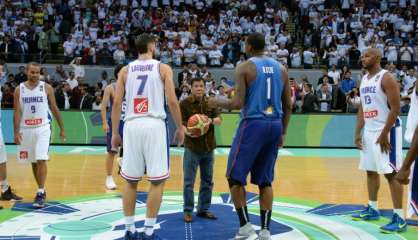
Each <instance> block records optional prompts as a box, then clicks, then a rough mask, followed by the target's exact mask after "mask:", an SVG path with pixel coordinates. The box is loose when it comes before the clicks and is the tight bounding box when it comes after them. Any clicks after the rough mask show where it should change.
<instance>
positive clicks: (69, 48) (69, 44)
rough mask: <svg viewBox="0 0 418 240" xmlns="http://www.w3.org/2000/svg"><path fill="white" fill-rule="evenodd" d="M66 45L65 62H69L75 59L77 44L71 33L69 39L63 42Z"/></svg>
mask: <svg viewBox="0 0 418 240" xmlns="http://www.w3.org/2000/svg"><path fill="white" fill-rule="evenodd" d="M63 47H64V63H65V64H67V63H69V62H71V60H73V59H74V54H75V50H76V48H77V44H76V43H75V42H74V41H73V39H72V37H71V35H69V36H68V37H67V41H65V42H64V44H63Z"/></svg>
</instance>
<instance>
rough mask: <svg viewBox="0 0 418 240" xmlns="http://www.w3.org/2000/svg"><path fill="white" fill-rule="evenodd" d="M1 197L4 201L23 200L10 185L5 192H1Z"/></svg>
mask: <svg viewBox="0 0 418 240" xmlns="http://www.w3.org/2000/svg"><path fill="white" fill-rule="evenodd" d="M0 199H1V200H2V201H22V197H19V196H17V195H16V194H15V193H14V192H13V191H12V188H11V187H10V186H9V188H8V189H7V190H6V191H5V192H2V193H1V198H0Z"/></svg>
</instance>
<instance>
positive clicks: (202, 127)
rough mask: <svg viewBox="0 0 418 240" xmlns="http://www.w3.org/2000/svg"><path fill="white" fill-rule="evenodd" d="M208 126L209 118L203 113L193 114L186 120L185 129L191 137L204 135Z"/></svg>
mask: <svg viewBox="0 0 418 240" xmlns="http://www.w3.org/2000/svg"><path fill="white" fill-rule="evenodd" d="M209 126H210V121H209V118H208V116H206V115H204V114H194V115H193V116H191V117H190V118H189V120H188V121H187V130H188V131H189V133H190V135H191V136H192V137H200V136H203V135H205V134H206V133H207V132H208V130H209Z"/></svg>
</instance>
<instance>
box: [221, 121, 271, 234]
mask: <svg viewBox="0 0 418 240" xmlns="http://www.w3.org/2000/svg"><path fill="white" fill-rule="evenodd" d="M257 122H258V121H257V120H243V121H242V122H241V123H240V126H239V127H238V129H237V133H236V134H235V137H234V140H233V143H232V147H231V151H230V152H229V156H228V167H227V171H226V177H227V179H228V184H229V189H230V192H231V198H232V201H233V202H234V207H235V210H236V212H237V215H238V218H239V223H240V229H239V230H238V233H237V234H236V235H235V238H237V239H239V238H246V239H256V238H257V234H256V232H255V230H254V229H253V227H252V225H251V223H250V219H249V214H248V210H247V201H246V191H245V188H244V186H245V185H246V179H247V176H248V174H249V172H250V169H251V166H252V165H253V162H254V161H255V159H256V158H257V155H258V153H259V151H260V149H261V145H260V143H263V138H264V136H262V135H261V134H260V132H259V131H258V127H259V126H258V124H257Z"/></svg>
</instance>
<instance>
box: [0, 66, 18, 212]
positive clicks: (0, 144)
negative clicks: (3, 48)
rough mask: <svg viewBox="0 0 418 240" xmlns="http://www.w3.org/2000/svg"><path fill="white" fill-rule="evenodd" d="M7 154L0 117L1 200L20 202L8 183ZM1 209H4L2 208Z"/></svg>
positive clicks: (0, 94)
mask: <svg viewBox="0 0 418 240" xmlns="http://www.w3.org/2000/svg"><path fill="white" fill-rule="evenodd" d="M3 64H4V63H2V62H0V75H1V74H2V73H4V72H3V67H4V65H3ZM2 97H3V94H2V92H1V91H0V102H1V99H2ZM0 115H1V109H0ZM6 163H7V154H6V146H5V145H4V140H3V132H2V130H1V117H0V192H1V196H0V200H2V201H10V200H12V201H20V200H22V198H21V197H19V196H17V195H16V194H15V193H14V192H13V191H12V188H11V187H10V185H9V182H8V181H7V166H6ZM0 209H2V207H1V206H0Z"/></svg>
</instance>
